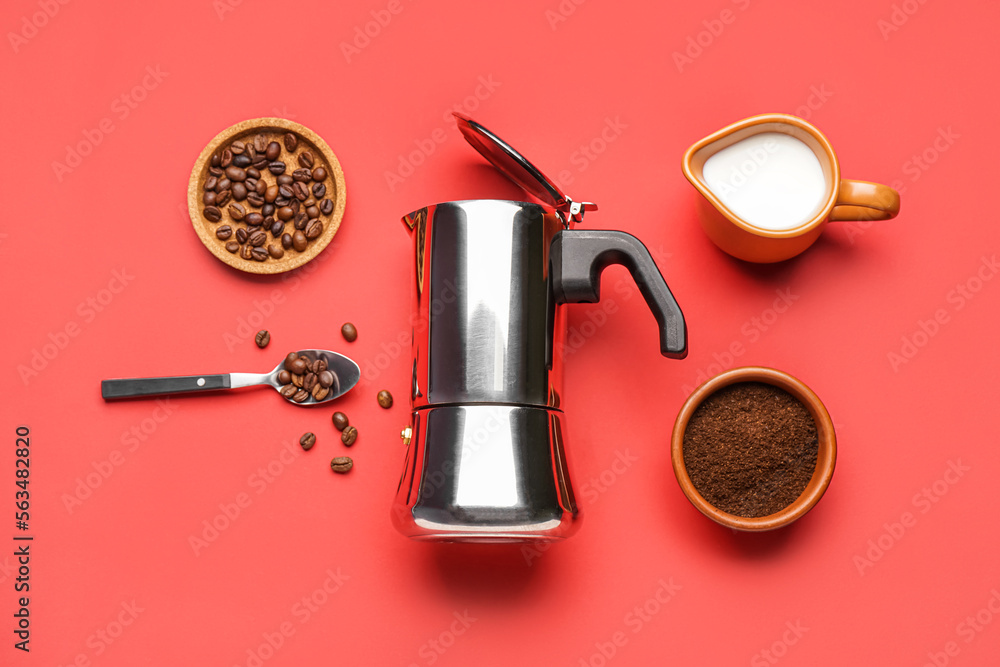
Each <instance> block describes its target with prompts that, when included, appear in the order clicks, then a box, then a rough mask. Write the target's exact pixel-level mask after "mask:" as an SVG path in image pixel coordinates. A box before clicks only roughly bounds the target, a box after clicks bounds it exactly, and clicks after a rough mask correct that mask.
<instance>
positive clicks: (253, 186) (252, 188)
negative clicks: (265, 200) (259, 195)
mask: <svg viewBox="0 0 1000 667" xmlns="http://www.w3.org/2000/svg"><path fill="white" fill-rule="evenodd" d="M251 168H252V167H251ZM257 183H258V181H257V179H256V178H254V177H253V176H251V175H250V169H247V180H245V181H243V185H244V186H245V187H246V189H247V192H256V191H257Z"/></svg>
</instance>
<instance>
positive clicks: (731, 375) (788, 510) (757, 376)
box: [670, 366, 837, 531]
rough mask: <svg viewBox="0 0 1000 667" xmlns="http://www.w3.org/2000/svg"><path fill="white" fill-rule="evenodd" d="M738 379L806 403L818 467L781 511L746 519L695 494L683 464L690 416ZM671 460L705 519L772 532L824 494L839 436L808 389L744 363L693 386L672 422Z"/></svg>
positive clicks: (782, 375)
mask: <svg viewBox="0 0 1000 667" xmlns="http://www.w3.org/2000/svg"><path fill="white" fill-rule="evenodd" d="M740 382H763V383H766V384H770V385H774V386H775V387H778V388H780V389H784V390H785V391H787V392H788V393H789V394H791V395H792V396H794V397H795V398H796V399H798V401H799V402H800V403H802V405H804V406H806V408H807V409H808V410H809V414H811V415H812V418H813V421H814V422H816V435H817V437H818V439H819V452H818V453H817V455H816V470H815V471H813V475H812V479H810V480H809V483H808V484H807V485H806V488H805V490H803V491H802V494H801V495H800V496H799V497H798V498H797V499H796V500H795V501H794V502H792V503H791V504H790V505H788V506H787V507H785V508H784V509H782V510H781V511H779V512H776V513H774V514H771V515H768V516H762V517H755V518H748V517H743V516H737V515H735V514H730V513H728V512H723V511H722V510H720V509H718V508H717V507H715V506H713V505H712V504H710V503H709V502H708V501H707V500H705V498H703V497H702V495H701V494H700V493H698V490H697V489H696V488H695V486H694V483H692V481H691V477H690V476H689V475H688V472H687V468H686V467H685V466H684V431H685V429H686V428H687V425H688V422H689V421H690V419H691V415H693V414H694V412H695V410H697V409H698V406H700V405H701V403H702V401H704V400H705V399H706V398H708V397H709V396H710V395H712V394H713V393H715V392H716V391H718V390H719V389H722V388H723V387H728V386H729V385H732V384H738V383H740ZM670 458H671V460H672V461H673V465H674V475H676V476H677V483H678V484H680V486H681V491H683V492H684V495H685V496H687V499H688V500H690V501H691V504H692V505H694V506H695V508H696V509H697V510H698V511H699V512H701V513H702V514H704V515H705V516H707V517H708V518H709V519H711V520H712V521H715V522H716V523H719V524H722V525H723V526H728V527H729V528H735V529H736V530H745V531H763V530H774V529H775V528H781V527H783V526H787V525H788V524H790V523H792V522H794V521H797V520H798V519H800V518H802V517H803V516H804V515H805V514H806V512H808V511H809V510H811V509H812V508H813V506H815V505H816V503H817V502H819V499H820V498H822V497H823V494H824V493H825V492H826V487H827V486H829V484H830V478H831V477H833V468H834V466H835V465H836V463H837V436H836V434H835V433H834V431H833V421H831V419H830V413H828V412H827V411H826V407H825V406H824V405H823V403H822V401H820V400H819V397H818V396H816V394H814V393H813V391H812V390H811V389H810V388H809V387H807V386H806V385H804V384H803V383H802V382H801V381H799V380H797V379H796V378H794V377H792V376H791V375H789V374H788V373H782V372H781V371H776V370H774V369H773V368H761V367H757V366H747V367H744V368H734V369H732V370H730V371H726V372H725V373H721V374H720V375H716V376H715V377H714V378H712V379H711V380H709V381H708V382H706V383H705V384H703V385H701V386H700V387H698V388H697V389H695V391H694V393H692V394H691V395H690V396H689V397H688V399H687V401H686V402H685V403H684V406H683V407H682V408H681V411H680V414H678V415H677V421H676V422H675V423H674V432H673V436H672V438H671V447H670Z"/></svg>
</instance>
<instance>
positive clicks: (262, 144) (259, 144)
mask: <svg viewBox="0 0 1000 667" xmlns="http://www.w3.org/2000/svg"><path fill="white" fill-rule="evenodd" d="M253 147H254V148H255V149H256V150H257V152H258V153H263V152H264V151H266V150H267V137H265V136H264V135H263V134H258V135H257V136H255V137H254V138H253Z"/></svg>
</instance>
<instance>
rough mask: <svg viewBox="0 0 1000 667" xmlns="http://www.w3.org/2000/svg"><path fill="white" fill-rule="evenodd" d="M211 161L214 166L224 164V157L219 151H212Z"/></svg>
mask: <svg viewBox="0 0 1000 667" xmlns="http://www.w3.org/2000/svg"><path fill="white" fill-rule="evenodd" d="M209 162H210V164H211V165H212V166H213V167H218V166H219V165H220V164H222V158H221V157H220V156H219V154H218V153H212V159H211V160H210V161H209Z"/></svg>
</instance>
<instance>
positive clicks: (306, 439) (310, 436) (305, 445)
mask: <svg viewBox="0 0 1000 667" xmlns="http://www.w3.org/2000/svg"><path fill="white" fill-rule="evenodd" d="M299 444H300V445H302V449H304V450H306V451H307V452H308V451H309V450H310V449H312V448H313V445H315V444H316V434H315V433H303V434H302V437H301V438H299Z"/></svg>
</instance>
